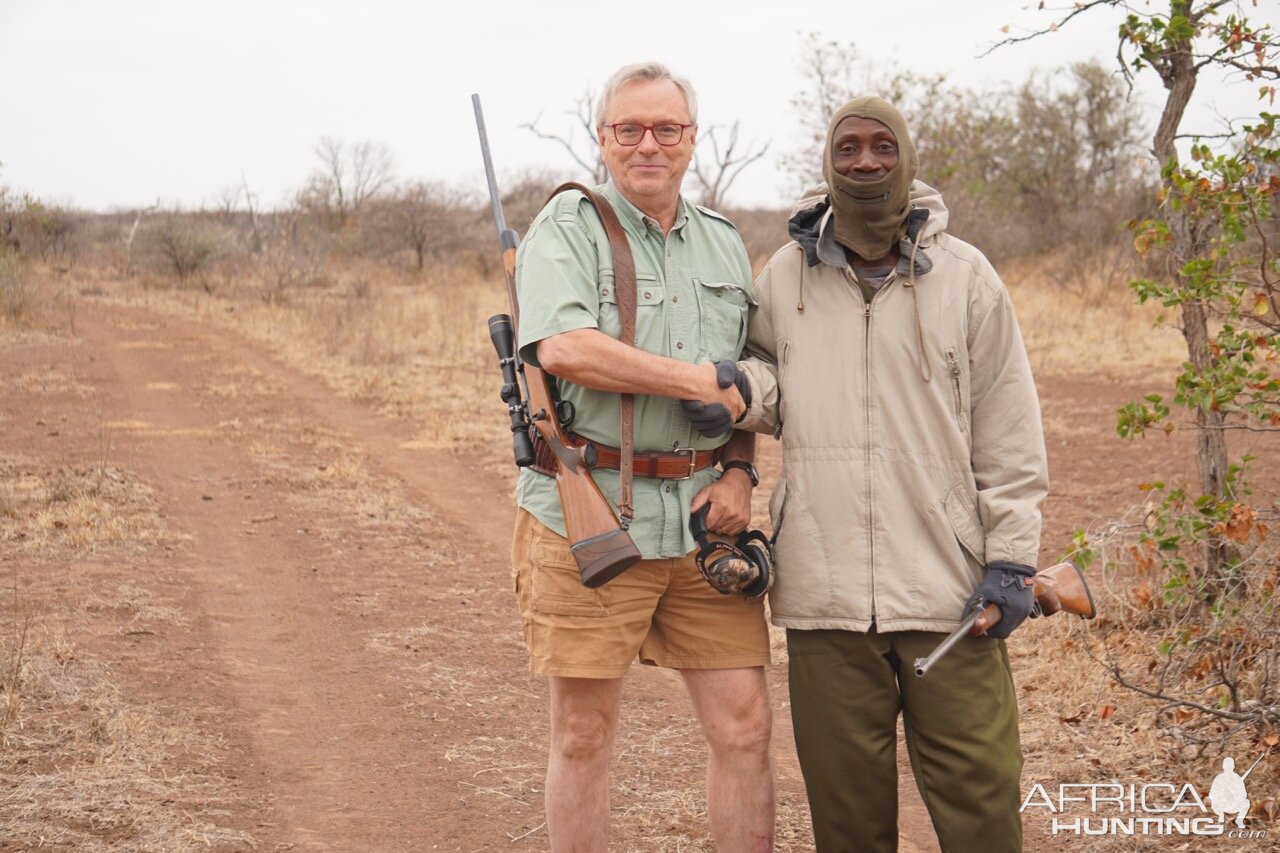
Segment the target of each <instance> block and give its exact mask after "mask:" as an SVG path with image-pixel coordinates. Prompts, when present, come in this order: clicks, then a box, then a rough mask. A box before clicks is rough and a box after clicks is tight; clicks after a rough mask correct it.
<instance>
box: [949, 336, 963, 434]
mask: <svg viewBox="0 0 1280 853" xmlns="http://www.w3.org/2000/svg"><path fill="white" fill-rule="evenodd" d="M947 367H948V369H949V370H950V371H951V389H952V391H954V392H955V393H954V395H953V396H954V397H955V403H956V420H957V421H959V422H960V425H961V426H964V410H963V407H962V403H963V401H964V397H963V396H962V395H961V394H960V358H959V356H957V355H956V351H955V348H954V347H947Z"/></svg>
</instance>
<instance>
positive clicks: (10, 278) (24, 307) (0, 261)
mask: <svg viewBox="0 0 1280 853" xmlns="http://www.w3.org/2000/svg"><path fill="white" fill-rule="evenodd" d="M36 296H37V290H36V286H35V284H34V282H32V280H31V279H30V277H28V275H27V274H26V271H25V270H24V269H23V265H22V260H21V259H20V258H19V257H18V256H17V254H16V253H14V252H12V251H4V250H0V317H3V318H4V319H5V320H8V321H10V322H14V323H20V322H25V321H27V320H28V319H29V318H30V316H31V313H32V311H33V310H34V308H35V304H36Z"/></svg>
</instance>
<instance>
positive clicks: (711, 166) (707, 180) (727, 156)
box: [693, 121, 769, 208]
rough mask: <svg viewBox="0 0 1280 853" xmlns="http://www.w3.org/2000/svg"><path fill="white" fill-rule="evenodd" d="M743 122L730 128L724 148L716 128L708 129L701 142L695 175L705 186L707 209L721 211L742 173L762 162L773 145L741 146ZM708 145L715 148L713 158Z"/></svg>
mask: <svg viewBox="0 0 1280 853" xmlns="http://www.w3.org/2000/svg"><path fill="white" fill-rule="evenodd" d="M739 124H740V123H739V122H737V121H735V122H734V123H733V125H732V126H730V128H729V138H728V139H727V140H725V142H724V145H723V147H722V146H721V142H720V139H719V138H717V136H716V131H717V130H722V129H723V128H719V127H716V126H714V125H713V126H711V127H709V128H707V132H706V133H705V134H703V135H702V136H701V137H699V139H698V149H699V150H698V152H697V155H696V156H695V158H694V161H693V176H694V177H695V178H696V179H697V181H698V183H699V184H701V185H702V203H703V204H704V205H706V206H707V207H711V208H718V207H719V206H720V205H721V203H723V201H724V197H725V194H726V193H727V192H728V191H729V187H730V186H732V185H733V182H734V181H735V180H737V178H738V176H739V175H741V174H742V172H743V170H744V169H746V168H747V167H748V166H750V165H751V164H752V163H755V162H756V161H758V160H759V159H760V158H761V157H763V156H764V155H765V154H766V153H767V152H768V151H769V143H767V142H766V143H764V144H763V145H761V144H760V143H759V142H758V141H756V140H752V141H751V143H750V144H749V145H747V147H746V149H745V150H743V149H740V148H739V147H738V128H739ZM707 145H710V146H711V154H710V156H709V157H708V156H705V155H706V151H707Z"/></svg>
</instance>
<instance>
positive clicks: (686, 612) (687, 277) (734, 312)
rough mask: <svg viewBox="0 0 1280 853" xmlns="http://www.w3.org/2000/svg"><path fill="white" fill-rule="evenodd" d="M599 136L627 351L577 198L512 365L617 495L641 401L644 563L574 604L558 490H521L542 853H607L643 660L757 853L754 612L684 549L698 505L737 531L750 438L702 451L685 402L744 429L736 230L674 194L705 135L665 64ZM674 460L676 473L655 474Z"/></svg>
mask: <svg viewBox="0 0 1280 853" xmlns="http://www.w3.org/2000/svg"><path fill="white" fill-rule="evenodd" d="M596 125H597V133H598V139H599V143H600V146H601V148H602V149H603V152H604V159H605V163H606V165H607V166H608V169H609V177H610V181H609V183H608V184H606V185H605V186H603V187H601V188H599V190H598V192H599V194H600V195H602V196H603V197H604V199H605V200H606V201H607V202H608V203H609V205H610V206H611V207H612V208H613V209H614V210H615V211H616V213H617V215H618V218H619V219H620V220H621V223H622V226H623V229H624V230H625V232H626V237H627V241H628V243H629V244H630V247H631V251H632V254H633V255H634V258H635V264H636V279H637V300H636V301H637V303H638V305H637V317H636V345H635V346H634V347H632V346H628V345H626V344H624V343H622V342H621V341H619V340H618V336H619V328H620V319H619V310H618V303H619V299H618V296H617V293H616V292H615V277H614V272H613V266H612V256H611V253H610V251H609V242H608V239H607V237H606V234H605V231H604V228H603V226H602V224H601V221H600V218H599V217H598V216H597V214H596V212H595V209H594V208H593V207H592V206H591V204H589V203H588V202H587V200H586V199H585V197H584V196H583V194H582V193H580V192H566V193H563V194H561V195H559V196H557V197H556V198H555V199H553V200H552V201H551V202H550V203H549V204H548V205H547V207H546V208H545V209H544V210H543V211H542V212H541V213H540V214H539V215H538V217H537V218H536V219H535V220H534V222H533V224H532V226H531V227H530V229H529V233H528V235H527V236H526V237H525V240H524V243H523V244H522V245H521V247H520V251H519V254H518V257H517V266H516V285H517V295H518V299H519V303H520V312H521V314H520V319H521V322H520V346H521V354H522V355H523V356H524V358H525V359H526V360H527V361H529V362H530V363H533V364H539V365H540V366H542V367H543V368H545V369H546V370H547V371H548V372H549V373H551V374H553V375H555V376H556V377H558V385H559V393H560V397H561V398H562V399H563V400H566V401H568V402H570V403H572V404H573V407H574V410H575V418H574V420H573V423H572V426H571V428H572V429H573V431H574V432H575V433H577V434H578V435H580V436H581V437H582V438H583V439H585V440H587V441H590V442H593V443H595V444H596V445H597V446H598V447H599V448H601V449H602V450H603V451H605V452H601V453H600V454H599V455H600V458H601V459H602V462H601V464H600V465H599V466H598V467H597V468H596V469H595V471H594V472H593V475H594V476H595V478H596V480H597V482H598V483H599V485H600V486H601V489H602V491H603V492H604V493H605V494H606V495H609V496H614V495H617V494H618V489H617V487H618V478H619V474H618V471H617V470H610V469H609V467H608V465H609V462H608V460H616V458H617V453H616V448H618V447H619V446H620V428H619V401H620V395H621V394H634V395H636V402H635V430H634V434H635V450H636V467H635V470H636V479H635V484H634V491H633V502H634V507H635V519H634V522H633V523H632V525H631V528H630V533H631V536H632V538H633V539H634V540H635V542H636V545H637V546H638V547H639V549H640V551H641V554H642V556H643V558H644V559H642V560H641V562H640V563H638V564H637V565H635V566H633V567H632V568H630V569H628V570H627V571H626V572H624V573H623V574H622V575H621V576H619V577H618V578H616V579H615V580H613V581H611V582H609V583H608V584H606V585H605V586H603V587H600V588H598V589H588V588H586V587H584V586H583V585H582V583H581V582H580V580H579V577H578V572H577V569H576V567H575V563H574V560H573V557H572V556H571V554H570V551H569V543H568V541H567V540H566V539H565V538H564V537H565V527H564V519H563V513H562V508H561V506H560V501H559V497H558V495H557V491H556V486H555V482H554V480H553V479H551V478H550V477H547V476H544V475H542V474H539V473H537V472H535V471H532V470H527V469H526V470H525V471H523V472H522V473H521V477H520V481H519V484H518V487H517V496H516V497H517V503H518V504H519V510H518V513H517V519H516V530H515V537H514V543H513V549H512V551H513V555H512V561H513V564H514V567H515V573H516V588H517V596H518V599H519V602H520V611H521V616H522V619H523V623H524V630H525V639H526V643H527V645H528V648H529V653H530V657H531V665H532V669H533V671H534V672H535V673H538V674H542V675H547V676H549V677H550V680H551V683H550V687H551V754H550V760H549V764H548V768H547V782H546V809H547V828H548V833H549V835H550V837H551V847H552V849H554V850H584V851H585V850H604V849H605V848H606V845H607V840H608V825H609V786H608V764H609V757H610V752H611V749H612V745H613V743H614V739H615V736H616V733H617V730H618V714H619V705H620V696H621V689H622V677H623V675H624V674H625V673H626V672H627V669H628V668H629V666H630V662H631V660H632V659H633V658H636V657H637V656H638V657H639V659H640V660H641V661H642V662H643V663H647V664H654V665H658V666H664V667H670V668H673V669H676V670H678V671H679V672H680V674H681V676H682V678H683V681H684V683H685V686H686V687H687V689H688V691H689V694H690V696H691V697H692V699H693V705H694V709H695V711H696V713H697V715H698V719H699V721H700V723H701V726H702V730H703V733H704V734H705V736H706V738H707V742H708V744H709V746H710V753H711V756H710V764H709V767H708V771H707V811H708V814H709V817H710V823H711V834H712V836H713V838H714V840H715V842H716V844H717V846H718V847H720V849H724V850H767V849H769V848H770V847H771V845H772V837H773V816H774V799H773V786H772V778H771V771H770V766H769V753H768V747H769V735H770V727H771V718H770V711H769V703H768V697H767V694H766V691H765V681H764V669H763V667H764V664H766V663H768V660H769V640H768V631H767V628H766V625H765V620H764V612H763V605H762V604H761V602H760V601H749V600H747V599H746V598H744V597H742V596H737V595H735V596H723V595H720V594H719V593H717V592H716V591H715V590H713V589H712V588H711V586H710V585H708V584H707V583H706V581H704V580H703V578H702V577H701V575H700V573H699V571H698V569H697V567H696V565H695V563H694V560H693V559H692V557H691V556H690V553H691V552H692V551H693V549H694V541H693V538H692V536H691V535H690V532H689V515H690V511H691V508H693V509H696V508H698V507H700V506H702V505H703V504H706V503H710V504H711V507H710V510H709V517H708V526H709V527H710V528H711V529H712V530H717V531H720V532H722V533H728V534H733V533H738V532H741V531H742V530H743V529H745V527H746V526H747V523H748V521H749V518H750V494H751V489H752V488H753V486H754V485H755V480H756V476H755V469H754V467H753V466H752V464H751V461H752V458H753V456H754V450H755V445H754V437H753V436H752V435H751V434H750V433H734V434H733V435H732V437H730V438H726V437H724V435H723V434H722V435H721V436H720V437H717V438H707V437H704V436H702V435H700V434H699V433H698V432H697V431H695V430H694V428H693V427H692V425H691V424H690V421H689V420H688V419H687V417H686V415H685V414H684V409H683V408H682V407H681V403H680V401H681V400H693V401H699V402H701V403H702V404H705V406H706V407H708V408H718V409H719V410H721V411H723V412H725V413H726V415H727V416H731V417H737V416H738V415H740V414H741V413H742V412H743V411H744V408H745V403H744V401H743V399H742V397H741V395H740V394H739V391H738V389H737V388H736V387H734V386H732V385H730V386H729V387H727V388H721V387H720V381H721V379H720V378H719V377H718V376H717V370H716V366H715V362H721V361H732V360H734V359H737V358H738V357H739V355H740V354H741V352H742V348H743V344H744V342H745V340H746V320H747V310H748V306H749V304H750V301H751V269H750V264H749V262H748V259H747V254H746V250H745V249H744V247H743V245H742V241H741V239H740V238H739V236H738V233H737V231H736V230H735V229H734V227H733V225H732V224H730V223H729V222H728V221H727V220H726V219H724V218H723V217H721V216H720V215H718V214H716V213H714V212H712V211H710V210H706V209H705V208H701V207H698V206H696V205H693V204H690V203H689V202H688V201H687V200H685V199H684V198H683V197H682V196H681V194H680V186H681V181H682V179H683V178H684V174H685V170H686V169H688V167H689V163H690V160H691V159H692V157H693V146H694V142H695V138H696V134H697V129H698V128H697V106H696V98H695V95H694V91H693V88H692V86H691V85H690V84H689V82H688V81H687V80H684V79H683V78H680V77H675V76H673V75H672V74H671V72H670V71H668V70H667V69H666V68H665V67H663V66H661V65H658V64H656V63H650V64H644V65H632V66H627V67H625V68H622V69H621V70H619V71H618V72H617V73H616V74H614V76H613V77H612V78H611V79H610V80H609V82H608V83H607V85H606V86H605V89H604V92H603V94H602V96H601V99H600V104H599V109H598V112H597V116H596ZM717 432H718V431H717ZM609 451H615V452H609ZM672 461H674V462H677V463H680V464H677V465H675V466H674V467H675V468H679V469H680V470H678V471H672V470H671V469H672V467H673V466H672V465H666V464H664V463H665V462H672ZM716 461H718V462H719V464H720V467H719V468H716V467H715V463H716ZM613 467H614V468H616V467H617V463H616V462H613ZM646 474H647V475H648V476H646Z"/></svg>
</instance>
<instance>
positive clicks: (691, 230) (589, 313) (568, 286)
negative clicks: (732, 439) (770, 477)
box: [516, 183, 753, 559]
mask: <svg viewBox="0 0 1280 853" xmlns="http://www.w3.org/2000/svg"><path fill="white" fill-rule="evenodd" d="M597 192H599V193H600V194H601V195H603V196H604V197H605V198H606V199H608V201H609V203H610V204H611V205H612V206H613V209H614V211H615V212H616V213H617V214H618V219H619V220H621V222H622V226H623V229H624V230H625V231H626V233H627V239H628V240H629V242H630V243H631V253H632V255H634V257H635V262H636V291H637V293H636V297H637V298H636V303H637V308H636V346H637V347H639V348H640V349H643V350H647V351H649V352H652V353H656V354H658V355H663V356H667V357H668V358H675V359H679V360H681V361H687V362H691V363H702V362H708V361H721V360H723V359H737V358H738V356H739V354H740V353H741V352H742V347H743V344H744V343H745V342H746V334H747V327H746V320H747V308H748V305H749V303H750V302H752V301H753V300H752V296H751V263H750V261H749V260H748V258H747V252H746V249H745V248H744V247H743V245H742V238H741V237H739V236H738V231H737V229H736V228H734V227H733V224H732V223H730V222H729V221H728V220H727V219H725V218H724V217H722V216H720V215H719V214H717V213H714V212H712V211H710V210H706V209H705V208H701V207H698V206H696V205H694V204H691V203H689V202H688V201H686V200H685V199H683V198H681V200H680V210H679V212H678V213H677V215H676V222H675V225H674V227H672V229H671V232H670V233H669V234H668V235H666V236H665V237H664V236H663V233H662V229H661V227H660V226H659V225H658V223H657V221H655V220H653V219H651V218H650V217H648V216H645V215H644V214H643V213H641V212H640V211H639V210H638V209H637V208H636V207H635V206H634V205H632V204H631V203H630V202H629V201H627V200H626V199H625V198H623V197H622V194H621V193H619V192H618V191H617V189H616V188H615V187H614V186H613V184H612V183H610V184H606V185H605V186H603V187H598V188H597ZM612 257H613V256H612V252H611V251H610V249H609V239H608V237H607V236H606V235H605V231H604V225H603V224H601V222H600V218H599V217H598V216H597V215H596V213H595V208H593V207H592V206H591V204H590V202H588V201H586V199H585V197H584V196H583V195H582V194H581V193H578V192H565V193H562V194H560V195H559V196H557V197H556V198H555V199H553V200H552V201H551V203H550V204H548V205H547V206H546V207H545V208H544V209H543V210H542V212H541V213H539V214H538V217H537V218H536V219H535V220H534V221H533V224H532V225H531V226H530V227H529V233H528V234H527V235H526V236H525V239H524V242H523V243H522V244H521V245H520V249H519V251H518V252H517V254H516V293H517V298H518V299H519V301H520V342H519V343H520V354H521V356H522V357H523V358H524V359H525V360H526V361H528V362H529V363H531V364H537V355H536V352H535V347H534V344H536V343H537V342H538V341H540V340H542V339H544V338H549V337H551V336H552V335H558V334H560V333H562V332H569V331H573V330H574V329H599V330H600V331H602V332H604V333H605V334H606V335H609V336H611V337H614V338H618V337H621V334H622V333H621V323H620V320H619V315H618V299H617V294H616V293H615V292H614V279H613V260H612ZM558 382H559V391H560V397H561V399H563V400H567V401H569V402H570V403H572V404H573V408H574V411H575V418H574V421H573V423H572V424H571V425H570V429H572V430H573V431H574V432H576V433H577V434H579V435H581V436H583V437H585V438H588V439H591V440H592V441H595V442H598V443H600V444H603V445H607V446H609V447H618V446H619V445H620V444H621V442H620V440H619V428H618V427H619V407H620V400H621V397H620V395H618V394H611V393H606V392H602V391H593V390H591V389H589V388H584V387H582V386H581V385H575V384H574V383H572V382H567V381H564V380H558ZM727 440H728V439H727V437H722V438H706V437H704V436H702V435H700V434H699V433H697V432H696V431H695V430H694V429H693V427H692V426H691V425H690V424H689V421H688V419H687V418H685V416H684V414H683V411H682V410H681V408H680V404H679V401H677V400H673V399H671V398H669V397H653V396H648V395H637V396H636V419H635V447H636V450H637V451H653V450H668V451H669V450H674V449H682V448H687V447H692V448H695V449H697V450H706V449H711V448H714V447H718V446H719V445H721V444H723V443H724V442H725V441H727ZM592 476H593V477H594V478H595V480H596V483H598V484H599V486H600V490H601V491H602V492H604V494H605V496H606V497H607V498H608V499H609V500H610V502H611V503H614V504H616V501H617V499H618V472H617V471H610V470H605V469H597V470H595V471H593V472H592ZM718 476H719V473H718V471H717V470H715V469H710V468H709V469H704V470H702V471H699V472H698V473H697V474H695V475H694V476H693V477H692V478H690V479H687V480H659V479H653V478H649V477H636V478H635V481H634V487H633V503H634V505H635V510H636V515H635V520H634V521H633V522H632V525H631V530H630V533H631V537H632V539H633V540H635V543H636V547H638V548H639V549H640V553H641V554H642V555H643V556H644V557H645V558H646V559H655V558H659V557H681V556H684V555H685V554H688V553H689V552H690V551H692V550H693V548H694V547H695V543H694V540H693V537H692V536H691V535H690V533H689V503H690V502H691V501H692V500H693V496H694V495H695V494H697V493H698V492H699V491H700V490H701V489H702V488H704V487H705V486H706V485H707V484H709V483H711V482H713V481H714V480H715V479H716V478H717V477H718ZM516 502H517V503H518V504H519V505H520V506H522V507H524V508H525V509H527V510H528V511H529V512H531V513H532V514H533V515H534V517H535V518H537V519H538V520H539V521H541V522H542V523H543V524H545V525H547V526H548V527H550V528H551V529H552V530H555V531H556V532H557V533H559V534H560V535H562V536H563V535H565V527H564V514H563V512H562V511H561V508H560V496H559V493H558V490H557V489H556V484H555V480H554V479H552V478H550V477H546V476H543V475H541V474H538V473H536V472H534V471H532V470H528V469H526V470H524V471H521V472H520V480H519V483H518V485H517V487H516ZM615 510H616V505H615Z"/></svg>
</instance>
